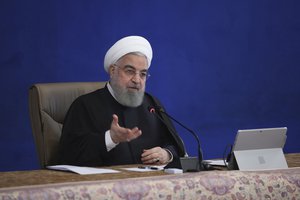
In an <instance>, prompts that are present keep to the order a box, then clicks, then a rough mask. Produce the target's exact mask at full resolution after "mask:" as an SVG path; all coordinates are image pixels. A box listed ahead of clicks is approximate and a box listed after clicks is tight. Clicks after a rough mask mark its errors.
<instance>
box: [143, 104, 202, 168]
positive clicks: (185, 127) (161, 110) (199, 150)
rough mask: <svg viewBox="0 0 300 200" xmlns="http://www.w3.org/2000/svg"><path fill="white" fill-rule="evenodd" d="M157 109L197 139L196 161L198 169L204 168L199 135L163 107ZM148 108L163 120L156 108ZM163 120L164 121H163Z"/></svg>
mask: <svg viewBox="0 0 300 200" xmlns="http://www.w3.org/2000/svg"><path fill="white" fill-rule="evenodd" d="M156 108H157V110H158V111H159V112H160V113H162V114H165V115H166V116H167V117H168V118H170V119H172V120H173V121H174V122H176V123H177V124H179V125H180V126H182V127H183V128H184V129H186V130H187V131H189V132H190V133H191V134H192V135H193V136H194V137H195V139H196V141H197V145H198V148H197V150H198V161H199V169H200V170H202V169H204V166H203V163H202V161H203V153H202V149H201V146H200V140H199V137H198V135H197V134H196V133H195V132H194V131H193V130H191V129H190V128H188V127H187V126H185V125H184V124H182V123H181V122H179V121H178V120H176V119H175V118H174V117H172V116H171V115H169V114H168V113H167V112H165V111H164V109H163V108H161V107H156ZM148 110H149V112H150V113H153V114H155V115H156V116H157V117H158V118H159V119H160V120H161V121H163V119H162V118H161V117H160V116H159V114H158V113H156V109H155V108H154V107H152V106H149V107H148ZM163 122H164V121H163Z"/></svg>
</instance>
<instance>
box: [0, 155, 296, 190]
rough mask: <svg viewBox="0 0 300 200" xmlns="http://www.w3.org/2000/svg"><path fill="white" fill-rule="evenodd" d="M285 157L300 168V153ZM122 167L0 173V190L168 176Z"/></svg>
mask: <svg viewBox="0 0 300 200" xmlns="http://www.w3.org/2000/svg"><path fill="white" fill-rule="evenodd" d="M285 156H286V160H287V163H288V166H289V167H290V168H291V167H300V153H293V154H286V155H285ZM124 167H126V166H113V167H110V169H116V170H119V171H122V172H121V173H116V174H93V175H78V174H75V173H72V172H62V171H53V170H32V171H15V172H0V188H3V187H16V186H24V185H40V184H49V183H63V182H77V181H96V180H113V179H125V178H137V177H149V176H162V175H165V176H168V175H169V174H166V173H165V172H163V171H151V172H133V171H127V170H123V169H121V168H124ZM127 167H129V166H127ZM224 170H226V169H224Z"/></svg>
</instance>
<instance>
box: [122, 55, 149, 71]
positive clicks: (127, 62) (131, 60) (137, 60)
mask: <svg viewBox="0 0 300 200" xmlns="http://www.w3.org/2000/svg"><path fill="white" fill-rule="evenodd" d="M117 64H118V65H123V66H127V67H132V68H135V69H138V70H148V66H147V58H146V57H145V56H141V55H134V54H127V55H125V56H123V57H122V58H120V59H119V60H118V62H117Z"/></svg>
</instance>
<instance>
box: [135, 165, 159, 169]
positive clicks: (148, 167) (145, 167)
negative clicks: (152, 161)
mask: <svg viewBox="0 0 300 200" xmlns="http://www.w3.org/2000/svg"><path fill="white" fill-rule="evenodd" d="M138 168H139V169H152V170H158V168H157V167H151V166H138Z"/></svg>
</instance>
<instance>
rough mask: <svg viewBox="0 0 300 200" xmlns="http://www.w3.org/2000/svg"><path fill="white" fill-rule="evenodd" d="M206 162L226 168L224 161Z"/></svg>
mask: <svg viewBox="0 0 300 200" xmlns="http://www.w3.org/2000/svg"><path fill="white" fill-rule="evenodd" d="M204 162H207V163H209V164H210V165H215V166H225V163H224V160H204ZM227 164H228V163H227Z"/></svg>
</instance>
